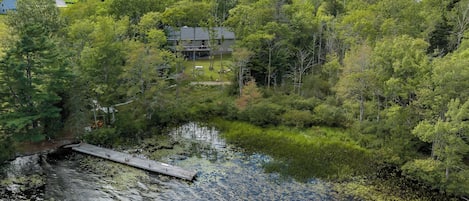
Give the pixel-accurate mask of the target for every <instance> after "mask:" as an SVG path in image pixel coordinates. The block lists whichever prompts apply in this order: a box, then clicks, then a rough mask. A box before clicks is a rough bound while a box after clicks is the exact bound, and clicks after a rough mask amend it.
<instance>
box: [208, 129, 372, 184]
mask: <svg viewBox="0 0 469 201" xmlns="http://www.w3.org/2000/svg"><path fill="white" fill-rule="evenodd" d="M215 124H216V125H217V126H218V127H219V128H220V129H221V130H222V131H223V135H224V136H225V137H226V139H227V141H228V142H230V143H234V144H237V145H239V146H241V147H243V148H245V149H246V150H247V151H249V152H261V153H265V154H269V155H271V156H273V157H274V158H275V159H276V161H275V162H273V163H269V164H267V165H266V170H267V171H269V172H270V171H273V172H279V173H281V174H284V175H290V176H293V177H294V178H296V179H299V180H308V179H310V178H315V177H319V178H323V179H346V178H349V177H351V176H353V175H363V174H366V173H368V172H370V171H371V168H372V167H371V163H372V161H373V160H372V155H371V152H370V151H369V150H366V149H364V148H362V147H360V146H358V145H357V144H356V143H354V142H353V141H352V139H350V138H348V137H346V134H345V133H344V132H342V131H341V130H339V129H329V128H320V127H316V128H314V129H312V130H308V131H304V132H301V131H299V130H295V129H289V128H260V127H256V126H253V125H251V124H249V123H242V122H227V121H223V120H217V121H215Z"/></svg>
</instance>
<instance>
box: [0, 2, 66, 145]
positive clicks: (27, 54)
mask: <svg viewBox="0 0 469 201" xmlns="http://www.w3.org/2000/svg"><path fill="white" fill-rule="evenodd" d="M17 6H18V12H16V13H13V14H11V15H9V16H8V18H7V24H8V25H9V26H10V27H11V28H12V32H11V33H12V34H15V35H16V36H17V38H16V40H14V41H13V43H14V44H15V45H14V46H11V47H9V49H8V50H7V52H6V55H5V57H3V58H2V59H1V60H0V93H2V94H3V95H2V97H1V98H0V101H1V102H2V104H1V107H0V110H2V111H3V112H4V113H3V114H2V117H1V118H0V125H1V127H2V129H6V130H8V131H9V132H11V133H12V134H31V135H34V136H36V135H38V136H42V137H44V135H48V136H49V137H51V136H53V135H54V134H55V133H56V132H57V131H58V130H59V129H60V128H61V127H62V125H61V118H62V116H61V113H60V112H61V111H62V110H63V108H62V107H63V105H62V104H61V99H62V95H63V94H64V93H65V87H67V79H68V78H70V74H69V71H68V69H67V68H66V67H67V63H66V59H65V55H66V52H65V51H63V52H62V51H61V50H63V49H61V48H60V43H59V40H58V39H57V32H58V31H59V29H60V28H61V26H62V24H61V21H60V19H59V17H58V10H57V8H56V7H55V6H54V4H53V3H52V2H50V1H42V0H41V1H27V0H24V1H19V2H18V4H17Z"/></svg>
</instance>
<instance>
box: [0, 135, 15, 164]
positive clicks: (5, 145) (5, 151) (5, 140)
mask: <svg viewBox="0 0 469 201" xmlns="http://www.w3.org/2000/svg"><path fill="white" fill-rule="evenodd" d="M14 154H15V151H14V147H13V140H12V139H11V138H10V137H7V136H2V134H0V164H1V163H2V162H3V161H6V160H8V159H11V158H12V157H13V156H14Z"/></svg>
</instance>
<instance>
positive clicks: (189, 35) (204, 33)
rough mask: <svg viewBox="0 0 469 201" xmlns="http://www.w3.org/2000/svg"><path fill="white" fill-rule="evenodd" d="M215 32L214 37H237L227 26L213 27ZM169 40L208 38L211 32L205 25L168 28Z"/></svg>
mask: <svg viewBox="0 0 469 201" xmlns="http://www.w3.org/2000/svg"><path fill="white" fill-rule="evenodd" d="M212 29H213V30H214V32H215V38H214V39H222V38H223V39H235V35H234V33H233V32H231V31H229V30H228V29H227V28H225V27H213V28H212ZM168 30H169V36H168V40H208V39H209V32H208V29H207V28H205V27H186V26H184V27H181V28H172V27H170V28H168Z"/></svg>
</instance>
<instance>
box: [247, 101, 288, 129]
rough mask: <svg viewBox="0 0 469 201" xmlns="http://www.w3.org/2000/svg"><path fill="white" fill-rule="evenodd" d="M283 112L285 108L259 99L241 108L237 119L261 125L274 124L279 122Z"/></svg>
mask: <svg viewBox="0 0 469 201" xmlns="http://www.w3.org/2000/svg"><path fill="white" fill-rule="evenodd" d="M284 112H285V109H284V108H282V106H280V105H277V104H274V103H270V102H269V101H261V102H259V103H255V104H252V105H249V106H248V107H247V108H246V109H245V110H242V111H241V112H240V114H239V119H240V120H243V121H247V122H250V123H252V124H254V125H257V126H262V127H267V126H276V125H279V124H280V123H281V120H282V119H281V115H282V114H283V113H284Z"/></svg>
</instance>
